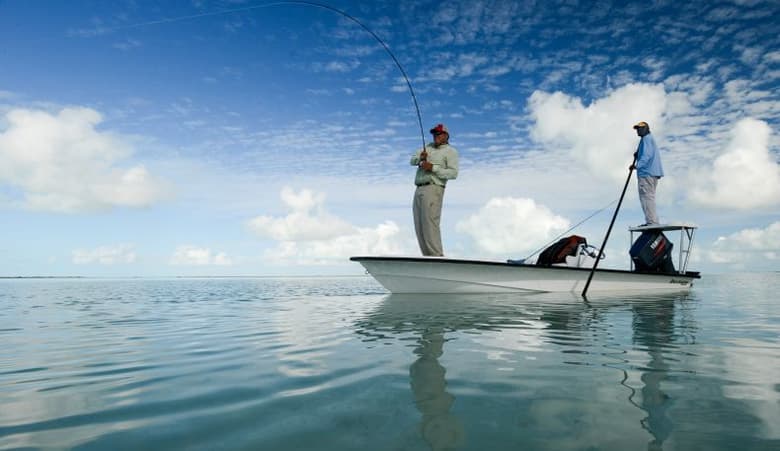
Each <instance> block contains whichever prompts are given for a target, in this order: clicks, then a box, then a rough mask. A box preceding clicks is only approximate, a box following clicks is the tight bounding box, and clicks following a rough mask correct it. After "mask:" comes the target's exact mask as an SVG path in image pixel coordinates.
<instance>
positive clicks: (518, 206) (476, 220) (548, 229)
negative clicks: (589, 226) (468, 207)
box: [456, 197, 569, 254]
mask: <svg viewBox="0 0 780 451" xmlns="http://www.w3.org/2000/svg"><path fill="white" fill-rule="evenodd" d="M568 228H569V221H568V220H567V219H565V218H563V217H561V216H558V215H555V214H554V213H553V212H552V211H550V209H548V208H547V207H545V206H544V205H537V204H536V202H534V201H533V200H532V199H516V198H511V197H503V198H492V199H490V200H489V201H488V202H487V204H485V206H484V207H482V208H481V209H480V210H479V211H478V212H477V213H475V214H473V215H471V216H469V217H468V218H466V219H464V220H461V221H459V222H458V224H457V225H456V230H458V231H459V232H463V233H466V234H468V235H470V236H471V237H472V238H473V239H474V241H475V242H476V244H477V246H478V247H479V249H481V250H483V251H486V252H489V253H492V254H505V253H507V252H526V251H531V250H535V249H536V248H537V247H539V245H540V244H542V243H544V242H546V241H548V240H550V239H551V238H553V237H554V236H556V235H557V234H559V233H561V232H563V231H564V230H566V229H568Z"/></svg>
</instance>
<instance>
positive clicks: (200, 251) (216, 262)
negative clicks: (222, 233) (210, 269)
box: [169, 244, 233, 266]
mask: <svg viewBox="0 0 780 451" xmlns="http://www.w3.org/2000/svg"><path fill="white" fill-rule="evenodd" d="M169 263H170V264H171V265H173V266H231V265H232V264H233V261H232V260H231V258H230V257H228V255H227V254H226V253H224V252H212V251H211V249H209V248H204V247H198V246H193V245H189V244H186V245H182V246H178V247H177V248H176V250H175V251H174V252H173V255H172V256H171V259H170V261H169Z"/></svg>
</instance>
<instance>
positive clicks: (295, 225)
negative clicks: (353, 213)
mask: <svg viewBox="0 0 780 451" xmlns="http://www.w3.org/2000/svg"><path fill="white" fill-rule="evenodd" d="M281 198H282V201H283V202H284V203H285V205H286V206H287V207H288V208H289V209H290V210H292V212H291V213H290V214H289V215H287V216H285V217H282V218H274V217H272V216H258V217H256V218H254V219H252V220H250V221H249V228H250V229H251V230H253V231H254V232H255V233H257V234H258V235H260V236H263V237H267V238H272V239H274V240H277V241H316V240H327V239H331V238H336V237H339V236H343V235H350V234H353V233H355V231H356V229H355V228H354V227H353V226H352V225H350V224H348V223H347V222H345V221H343V220H341V219H339V218H337V217H335V216H332V215H330V214H328V213H327V212H325V211H324V208H323V203H324V202H325V195H324V194H322V193H314V192H313V191H311V190H308V189H303V190H301V191H300V193H298V194H296V193H295V192H294V191H293V190H292V189H291V188H289V187H285V188H284V189H282V192H281Z"/></svg>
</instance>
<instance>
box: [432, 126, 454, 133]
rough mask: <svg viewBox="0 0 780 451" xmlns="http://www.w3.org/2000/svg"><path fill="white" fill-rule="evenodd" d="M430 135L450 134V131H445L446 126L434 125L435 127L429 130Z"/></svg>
mask: <svg viewBox="0 0 780 451" xmlns="http://www.w3.org/2000/svg"><path fill="white" fill-rule="evenodd" d="M431 133H432V134H434V135H440V134H442V133H446V134H448V135H449V134H450V131H449V130H447V126H446V125H444V124H436V127H433V128H432V129H431Z"/></svg>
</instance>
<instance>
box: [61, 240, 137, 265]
mask: <svg viewBox="0 0 780 451" xmlns="http://www.w3.org/2000/svg"><path fill="white" fill-rule="evenodd" d="M135 259H136V254H135V246H133V245H132V244H117V245H110V246H100V247H97V248H95V249H76V250H74V251H73V252H72V261H73V263H75V264H77V265H88V264H92V263H97V264H100V265H113V264H118V263H135Z"/></svg>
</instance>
